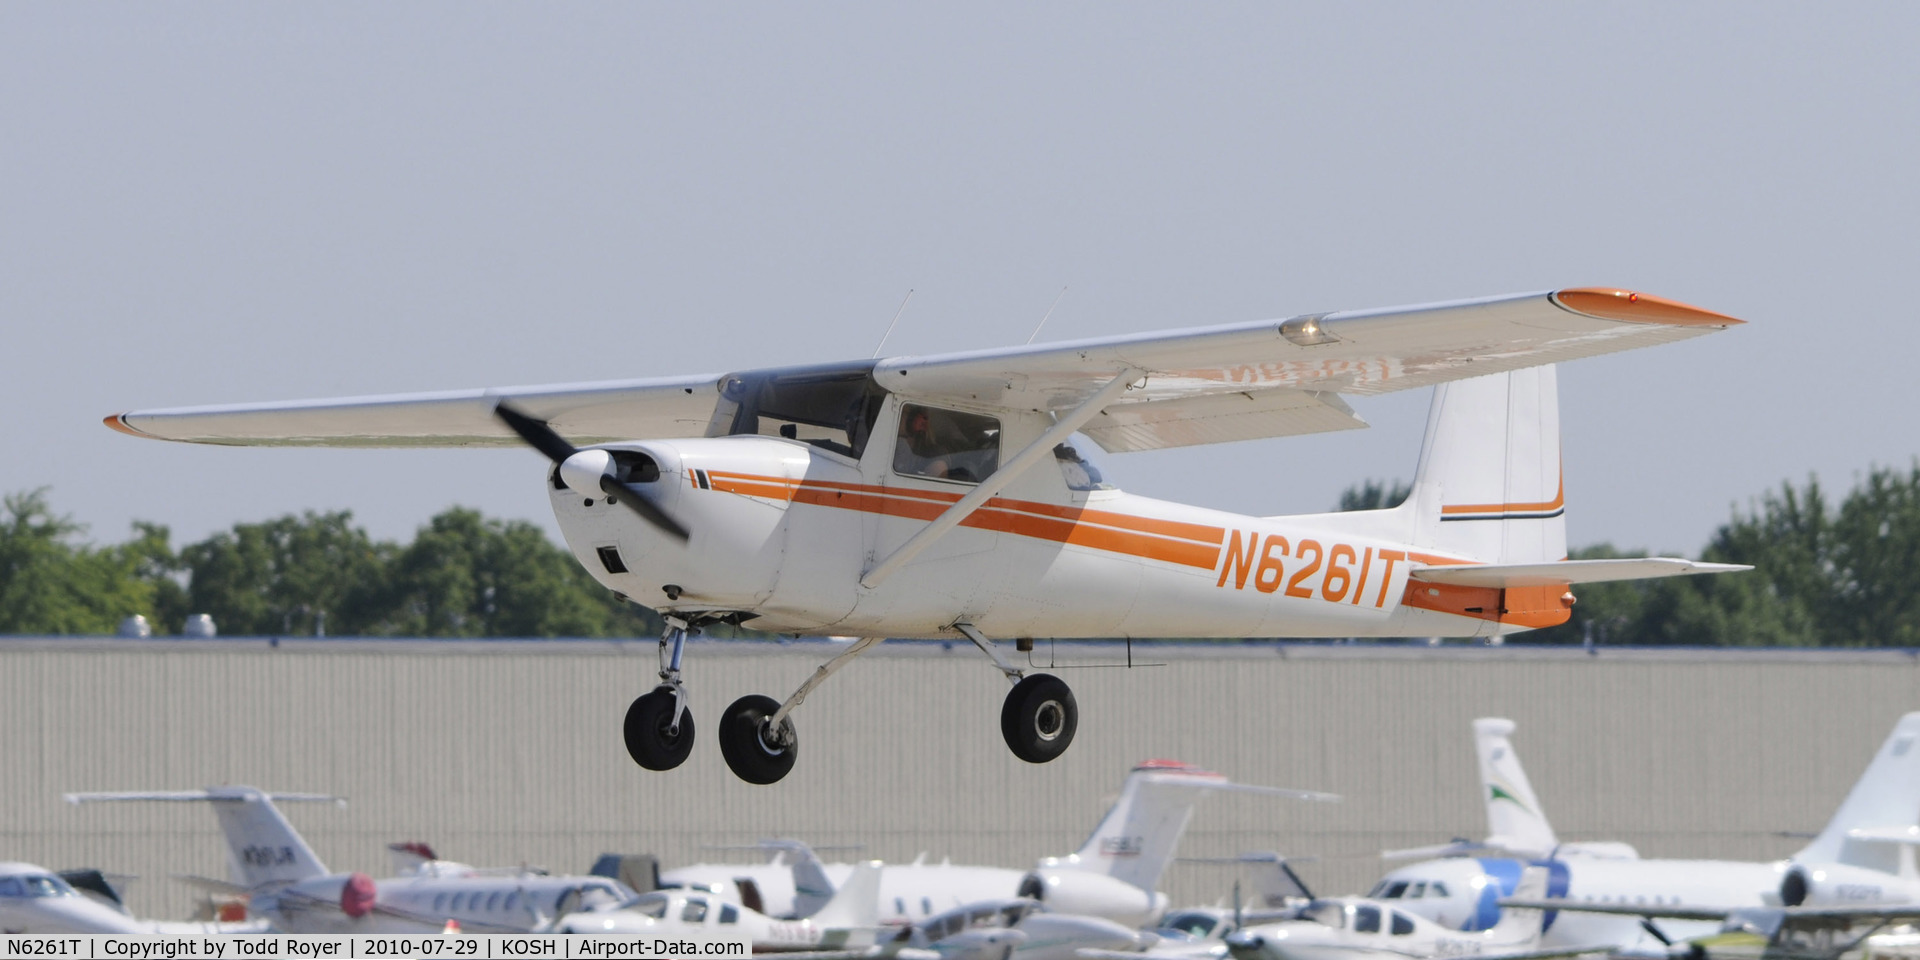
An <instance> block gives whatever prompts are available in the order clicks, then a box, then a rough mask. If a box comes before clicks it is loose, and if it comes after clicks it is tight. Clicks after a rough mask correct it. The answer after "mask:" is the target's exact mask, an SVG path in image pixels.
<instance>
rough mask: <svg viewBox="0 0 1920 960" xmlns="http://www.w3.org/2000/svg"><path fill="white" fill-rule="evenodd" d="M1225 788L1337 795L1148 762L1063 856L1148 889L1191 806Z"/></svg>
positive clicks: (1169, 853) (1136, 770) (1154, 884)
mask: <svg viewBox="0 0 1920 960" xmlns="http://www.w3.org/2000/svg"><path fill="white" fill-rule="evenodd" d="M1227 790H1232V791H1239V792H1243V793H1264V794H1271V795H1275V796H1285V797H1294V798H1296V799H1307V800H1332V799H1337V798H1335V797H1333V796H1332V795H1330V794H1324V793H1313V792H1310V791H1305V790H1285V789H1281V788H1279V787H1256V786H1249V785H1246V784H1240V783H1234V782H1233V781H1231V780H1228V779H1227V778H1226V777H1223V776H1221V775H1219V774H1217V773H1209V772H1207V771H1205V770H1201V769H1199V768H1198V767H1193V766H1189V765H1187V764H1184V763H1180V762H1177V761H1173V760H1148V761H1146V762H1144V763H1141V764H1140V765H1139V766H1136V767H1134V768H1133V770H1132V771H1131V772H1129V773H1128V774H1127V779H1126V780H1125V781H1124V782H1123V783H1122V784H1121V787H1120V798H1119V799H1118V800H1115V801H1114V803H1113V806H1112V807H1110V808H1108V809H1107V815H1106V816H1105V817H1104V818H1102V819H1101V821H1100V825H1099V826H1098V827H1096V828H1094V831H1093V835H1092V836H1090V837H1088V838H1087V842H1086V843H1084V844H1082V845H1081V847H1080V849H1079V851H1078V852H1076V853H1075V854H1074V855H1073V856H1071V857H1068V858H1066V860H1067V862H1068V863H1071V864H1074V865H1076V866H1078V868H1079V869H1083V870H1090V871H1094V872H1098V873H1104V874H1106V875H1108V876H1110V877H1113V878H1114V879H1116V880H1119V881H1121V882H1123V883H1126V884H1128V885H1129V886H1133V887H1137V888H1139V889H1141V890H1144V891H1146V892H1147V893H1153V892H1154V890H1155V888H1156V887H1158V886H1159V884H1160V877H1161V875H1162V874H1163V873H1165V872H1166V869H1167V864H1169V863H1171V862H1172V861H1173V851H1174V848H1175V847H1177V846H1179V844H1180V835H1181V834H1183V833H1185V832H1186V829H1187V821H1188V820H1189V819H1191V818H1192V817H1193V806H1194V804H1196V803H1198V802H1200V798H1201V797H1204V796H1206V795H1207V794H1209V793H1213V792H1217V791H1227Z"/></svg>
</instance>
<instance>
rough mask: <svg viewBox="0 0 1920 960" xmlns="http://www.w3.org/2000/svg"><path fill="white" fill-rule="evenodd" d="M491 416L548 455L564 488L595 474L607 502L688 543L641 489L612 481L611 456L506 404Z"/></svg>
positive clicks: (681, 528) (684, 531) (677, 524)
mask: <svg viewBox="0 0 1920 960" xmlns="http://www.w3.org/2000/svg"><path fill="white" fill-rule="evenodd" d="M493 415H494V416H496V417H499V418H500V420H501V422H502V423H505V424H506V425H507V426H508V427H509V428H511V429H512V430H513V432H514V433H516V434H519V435H520V439H522V440H525V441H526V442H527V445H528V446H530V447H532V448H534V449H535V450H538V451H540V452H541V453H544V454H546V455H547V459H549V460H552V461H553V464H554V466H556V467H558V468H560V476H561V478H562V479H563V480H565V481H566V482H567V486H569V487H572V488H573V489H575V490H578V489H580V482H582V481H584V482H593V481H590V480H587V478H588V477H591V476H593V475H595V474H597V475H598V476H599V480H598V486H599V487H600V490H601V492H602V493H605V494H606V495H607V500H608V501H609V502H617V503H622V504H625V505H626V507H627V509H629V510H632V511H633V512H634V513H637V514H639V515H640V518H641V519H642V520H645V521H647V522H648V523H651V524H653V525H654V526H656V527H658V528H660V531H661V532H662V533H665V534H667V535H669V536H671V537H674V538H675V539H678V540H685V539H687V528H686V527H684V526H681V525H680V522H679V521H677V520H675V519H673V518H672V517H670V516H668V515H667V512H666V511H665V510H662V509H660V507H659V505H658V504H656V503H654V502H653V500H652V498H650V497H648V496H647V495H646V493H644V492H642V491H641V490H640V488H638V487H635V486H632V485H629V484H625V483H621V482H620V481H619V479H617V478H616V477H614V475H613V473H612V471H611V467H612V466H613V456H612V455H611V454H609V453H607V452H606V451H605V450H581V449H578V448H576V447H575V446H574V445H573V444H571V443H568V442H567V439H566V438H565V437H562V436H561V435H560V434H558V433H555V432H554V429H553V428H552V427H549V426H547V422H546V421H545V420H535V419H534V418H532V417H530V416H528V415H526V414H525V413H523V412H521V411H520V410H518V409H515V408H514V406H513V405H512V404H509V403H507V402H506V401H505V400H502V401H500V403H499V404H498V405H496V406H495V407H494V408H493Z"/></svg>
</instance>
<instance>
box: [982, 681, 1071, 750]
mask: <svg viewBox="0 0 1920 960" xmlns="http://www.w3.org/2000/svg"><path fill="white" fill-rule="evenodd" d="M1079 725H1080V707H1079V706H1078V705H1077V704H1075V703H1074V702H1073V691H1072V690H1069V689H1067V684H1066V682H1065V681H1063V680H1061V679H1060V678H1059V677H1056V676H1053V675H1051V674H1045V673H1036V674H1033V675H1032V676H1029V677H1027V678H1025V679H1023V680H1021V681H1020V682H1019V683H1017V684H1014V687H1013V691H1012V692H1011V693H1008V694H1007V703H1006V706H1004V707H1001V708H1000V735H1001V736H1003V737H1006V738H1007V748H1008V749H1010V750H1012V751H1013V755H1014V756H1016V757H1019V758H1020V759H1022V760H1025V761H1026V762H1028V763H1046V762H1047V761H1049V760H1052V759H1053V758H1055V757H1057V756H1059V755H1061V754H1063V753H1065V752H1067V745H1068V744H1071V743H1073V732H1074V730H1075V729H1076V728H1078V727H1079Z"/></svg>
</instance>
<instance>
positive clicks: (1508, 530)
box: [1408, 365, 1567, 564]
mask: <svg viewBox="0 0 1920 960" xmlns="http://www.w3.org/2000/svg"><path fill="white" fill-rule="evenodd" d="M1408 500H1409V502H1410V503H1412V504H1413V508H1414V516H1415V527H1414V529H1415V532H1414V542H1415V543H1416V544H1417V545H1418V546H1421V547H1424V548H1428V549H1432V550H1434V551H1436V552H1439V553H1443V554H1447V555H1451V556H1457V557H1462V558H1467V559H1472V560H1475V561H1478V562H1481V563H1501V564H1506V563H1544V562H1553V561H1558V560H1564V559H1566V556H1567V527H1566V495H1565V486H1564V484H1563V482H1562V477H1561V473H1560V399H1559V389H1558V386H1557V377H1556V375H1555V370H1554V367H1553V366H1552V365H1547V366H1541V367H1528V368H1526V369H1524V370H1514V371H1511V372H1508V373H1497V374H1493V375H1491V376H1485V377H1476V378H1473V379H1471V380H1456V381H1453V382H1451V383H1444V384H1441V385H1440V386H1438V387H1435V388H1434V394H1433V406H1432V408H1431V410H1430V411H1429V413H1428V415H1427V434H1426V439H1425V441H1424V442H1423V443H1422V445H1421V449H1420V466H1419V468H1418V470H1417V471H1416V472H1415V474H1414V481H1413V492H1412V494H1411V495H1410V496H1409V498H1408Z"/></svg>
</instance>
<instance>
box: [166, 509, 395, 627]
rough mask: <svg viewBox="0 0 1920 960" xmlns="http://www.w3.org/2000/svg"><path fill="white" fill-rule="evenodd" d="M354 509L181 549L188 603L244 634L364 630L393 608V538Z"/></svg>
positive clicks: (259, 526) (250, 527)
mask: <svg viewBox="0 0 1920 960" xmlns="http://www.w3.org/2000/svg"><path fill="white" fill-rule="evenodd" d="M352 520H353V516H352V514H350V513H348V512H346V511H339V512H336V513H325V514H316V513H314V512H313V511H311V510H309V511H307V512H306V513H305V514H303V515H302V516H299V517H295V516H291V515H289V516H285V517H281V518H279V519H277V520H269V521H266V522H265V523H242V524H235V525H234V528H233V530H232V532H230V533H218V534H215V535H213V536H212V537H209V538H207V539H206V540H202V541H200V542H199V543H195V544H191V545H189V546H187V547H186V548H185V549H183V550H181V551H180V561H179V562H180V563H181V564H182V565H183V566H185V567H186V569H187V570H188V571H189V581H188V587H187V598H188V600H187V605H188V606H190V607H191V608H192V610H193V612H195V613H208V614H212V615H213V622H214V623H215V624H216V625H218V627H219V629H220V631H221V632H222V633H228V634H239V635H242V636H247V635H253V636H265V635H290V636H310V635H313V634H315V633H317V632H320V629H321V628H322V627H323V626H324V629H325V631H326V632H328V633H334V634H349V635H352V634H363V633H367V632H369V630H370V628H372V627H374V626H376V625H378V624H379V623H380V622H381V620H382V619H383V614H384V613H385V611H386V608H387V597H386V593H387V591H386V586H385V565H386V562H387V559H388V557H390V556H391V555H392V554H393V553H394V552H395V548H394V547H393V545H392V544H386V543H375V542H374V541H373V539H372V538H371V537H369V536H367V532H366V531H365V530H364V529H361V528H359V527H355V526H353V525H352Z"/></svg>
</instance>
